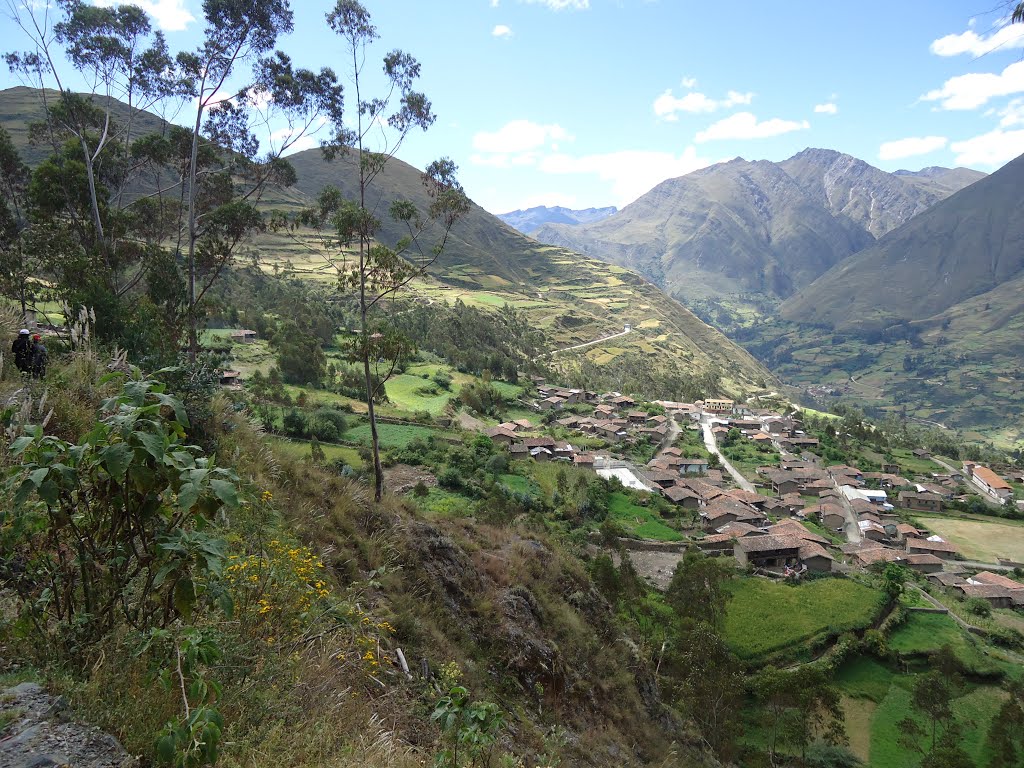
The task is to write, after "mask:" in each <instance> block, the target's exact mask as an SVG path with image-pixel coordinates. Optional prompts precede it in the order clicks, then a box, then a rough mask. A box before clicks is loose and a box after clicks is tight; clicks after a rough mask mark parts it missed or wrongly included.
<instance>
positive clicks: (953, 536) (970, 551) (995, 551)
mask: <svg viewBox="0 0 1024 768" xmlns="http://www.w3.org/2000/svg"><path fill="white" fill-rule="evenodd" d="M917 517H918V518H919V519H920V521H921V524H922V525H924V526H925V527H926V528H928V529H930V530H932V531H934V532H935V533H937V534H939V535H940V536H941V537H942V538H944V539H946V540H947V541H950V542H952V543H953V544H956V545H957V546H958V547H960V551H961V552H962V553H963V555H964V557H966V558H968V559H969V560H980V561H982V562H985V563H994V562H995V561H996V559H997V558H999V557H1009V558H1010V559H1012V560H1017V561H1019V560H1024V526H1021V525H1014V524H1012V523H1009V522H1005V521H998V522H996V521H995V520H993V521H992V522H988V521H986V520H965V519H962V518H949V517H923V516H921V515H918V516H917Z"/></svg>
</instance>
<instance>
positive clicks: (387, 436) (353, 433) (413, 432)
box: [345, 424, 448, 448]
mask: <svg viewBox="0 0 1024 768" xmlns="http://www.w3.org/2000/svg"><path fill="white" fill-rule="evenodd" d="M377 435H378V437H379V438H380V444H381V447H383V448H405V447H406V446H407V445H409V443H411V442H412V441H413V440H415V439H416V438H420V439H422V440H426V439H428V438H430V437H446V436H448V434H447V433H445V432H441V431H439V430H436V429H433V428H432V427H421V426H418V425H415V424H412V425H410V424H378V425H377ZM345 439H346V440H351V441H352V442H354V443H362V444H364V445H369V444H370V425H369V424H360V425H359V426H357V427H353V428H352V429H350V430H349V431H348V432H346V433H345Z"/></svg>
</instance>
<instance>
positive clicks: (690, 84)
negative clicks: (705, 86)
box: [679, 77, 697, 90]
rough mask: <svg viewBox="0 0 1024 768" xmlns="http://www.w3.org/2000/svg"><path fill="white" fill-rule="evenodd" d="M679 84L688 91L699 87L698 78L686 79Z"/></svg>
mask: <svg viewBox="0 0 1024 768" xmlns="http://www.w3.org/2000/svg"><path fill="white" fill-rule="evenodd" d="M679 84H680V85H681V86H683V88H685V89H686V90H690V89H691V88H696V87H697V78H696V77H684V78H683V79H682V80H680V81H679Z"/></svg>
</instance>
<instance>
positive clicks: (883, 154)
mask: <svg viewBox="0 0 1024 768" xmlns="http://www.w3.org/2000/svg"><path fill="white" fill-rule="evenodd" d="M946 142H947V139H946V137H945V136H912V137H910V138H907V139H898V140H896V141H887V142H885V143H884V144H882V146H880V147H879V148H878V157H879V158H880V159H882V160H899V159H901V158H904V157H914V156H915V155H927V154H928V153H930V152H935V151H936V150H939V149H942V148H943V147H945V146H946Z"/></svg>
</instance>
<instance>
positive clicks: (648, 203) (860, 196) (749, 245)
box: [533, 149, 984, 305]
mask: <svg viewBox="0 0 1024 768" xmlns="http://www.w3.org/2000/svg"><path fill="white" fill-rule="evenodd" d="M983 176H984V174H981V173H978V172H976V171H969V170H967V169H954V170H949V169H926V170H925V171H921V172H917V173H911V172H903V173H902V174H892V173H886V172H885V171H882V170H879V169H878V168H875V167H873V166H871V165H869V164H868V163H865V162H864V161H862V160H858V159H857V158H854V157H851V156H850V155H845V154H842V153H840V152H835V151H832V150H826V149H806V150H804V151H803V152H800V153H799V154H797V155H794V156H793V157H791V158H789V159H788V160H785V161H783V162H781V163H772V162H768V161H766V160H758V161H747V160H743V159H742V158H736V159H735V160H731V161H729V162H726V163H721V164H718V165H714V166H711V167H709V168H705V169H703V170H699V171H696V172H694V173H691V174H688V175H686V176H681V177H679V178H675V179H669V180H667V181H664V182H662V183H661V184H659V185H658V186H656V187H655V188H654V189H652V190H651V191H650V192H648V193H647V194H645V195H643V196H642V197H640V198H639V199H638V200H636V201H635V202H633V203H631V204H630V205H628V206H626V207H625V208H623V209H622V210H621V211H619V212H618V213H616V214H614V215H612V216H610V217H608V218H605V219H602V220H601V221H599V222H595V223H592V224H583V225H578V226H567V225H565V224H546V225H544V226H542V227H540V228H539V229H538V230H537V231H535V232H534V233H533V236H534V237H536V238H537V239H538V240H540V241H541V242H546V243H552V244H556V245H561V246H564V247H567V248H572V249H573V250H576V251H579V252H581V253H585V254H587V255H588V256H593V257H595V258H600V259H603V260H605V261H610V262H612V263H614V264H621V265H623V266H626V267H628V268H630V269H635V270H637V271H638V272H640V273H641V274H643V275H646V276H647V277H648V278H650V279H651V280H653V281H655V282H656V283H657V284H659V285H661V286H662V287H663V288H665V290H666V291H667V292H668V293H669V294H670V295H672V296H675V297H677V298H680V299H682V300H684V301H691V302H692V301H698V302H699V301H703V300H708V299H712V300H715V301H722V302H724V303H725V304H727V305H744V304H746V303H749V301H750V299H749V295H751V294H753V295H754V296H756V300H757V301H758V302H763V301H764V300H765V299H767V300H769V302H770V301H771V300H772V299H775V300H778V299H785V298H787V297H788V296H790V295H791V294H792V293H794V292H795V291H797V290H799V289H800V288H802V287H804V286H806V285H808V284H810V283H811V282H812V281H813V280H814V279H816V278H817V277H818V276H820V275H822V274H823V273H825V272H826V271H828V270H829V269H830V268H832V267H833V266H834V265H836V264H838V263H839V262H841V261H842V260H843V259H845V258H846V257H848V256H850V255H852V254H854V253H856V252H858V251H860V250H862V249H864V248H866V247H868V246H869V245H871V244H872V243H873V242H874V241H875V239H876V238H878V237H881V236H882V235H884V234H886V233H887V232H890V231H892V230H893V229H895V228H897V227H899V226H901V225H902V224H904V223H905V222H907V221H909V220H910V219H911V218H913V217H914V216H916V215H917V214H919V213H922V212H923V211H926V210H928V209H929V208H930V207H932V206H933V205H935V204H936V203H937V202H939V201H940V200H942V199H943V198H945V197H947V196H948V195H949V194H952V192H954V191H956V190H957V189H960V188H962V187H963V186H965V185H967V184H970V183H972V182H974V181H977V180H978V179H979V178H982V177H983ZM745 294H746V295H748V298H746V299H745V298H744V295H745Z"/></svg>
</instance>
